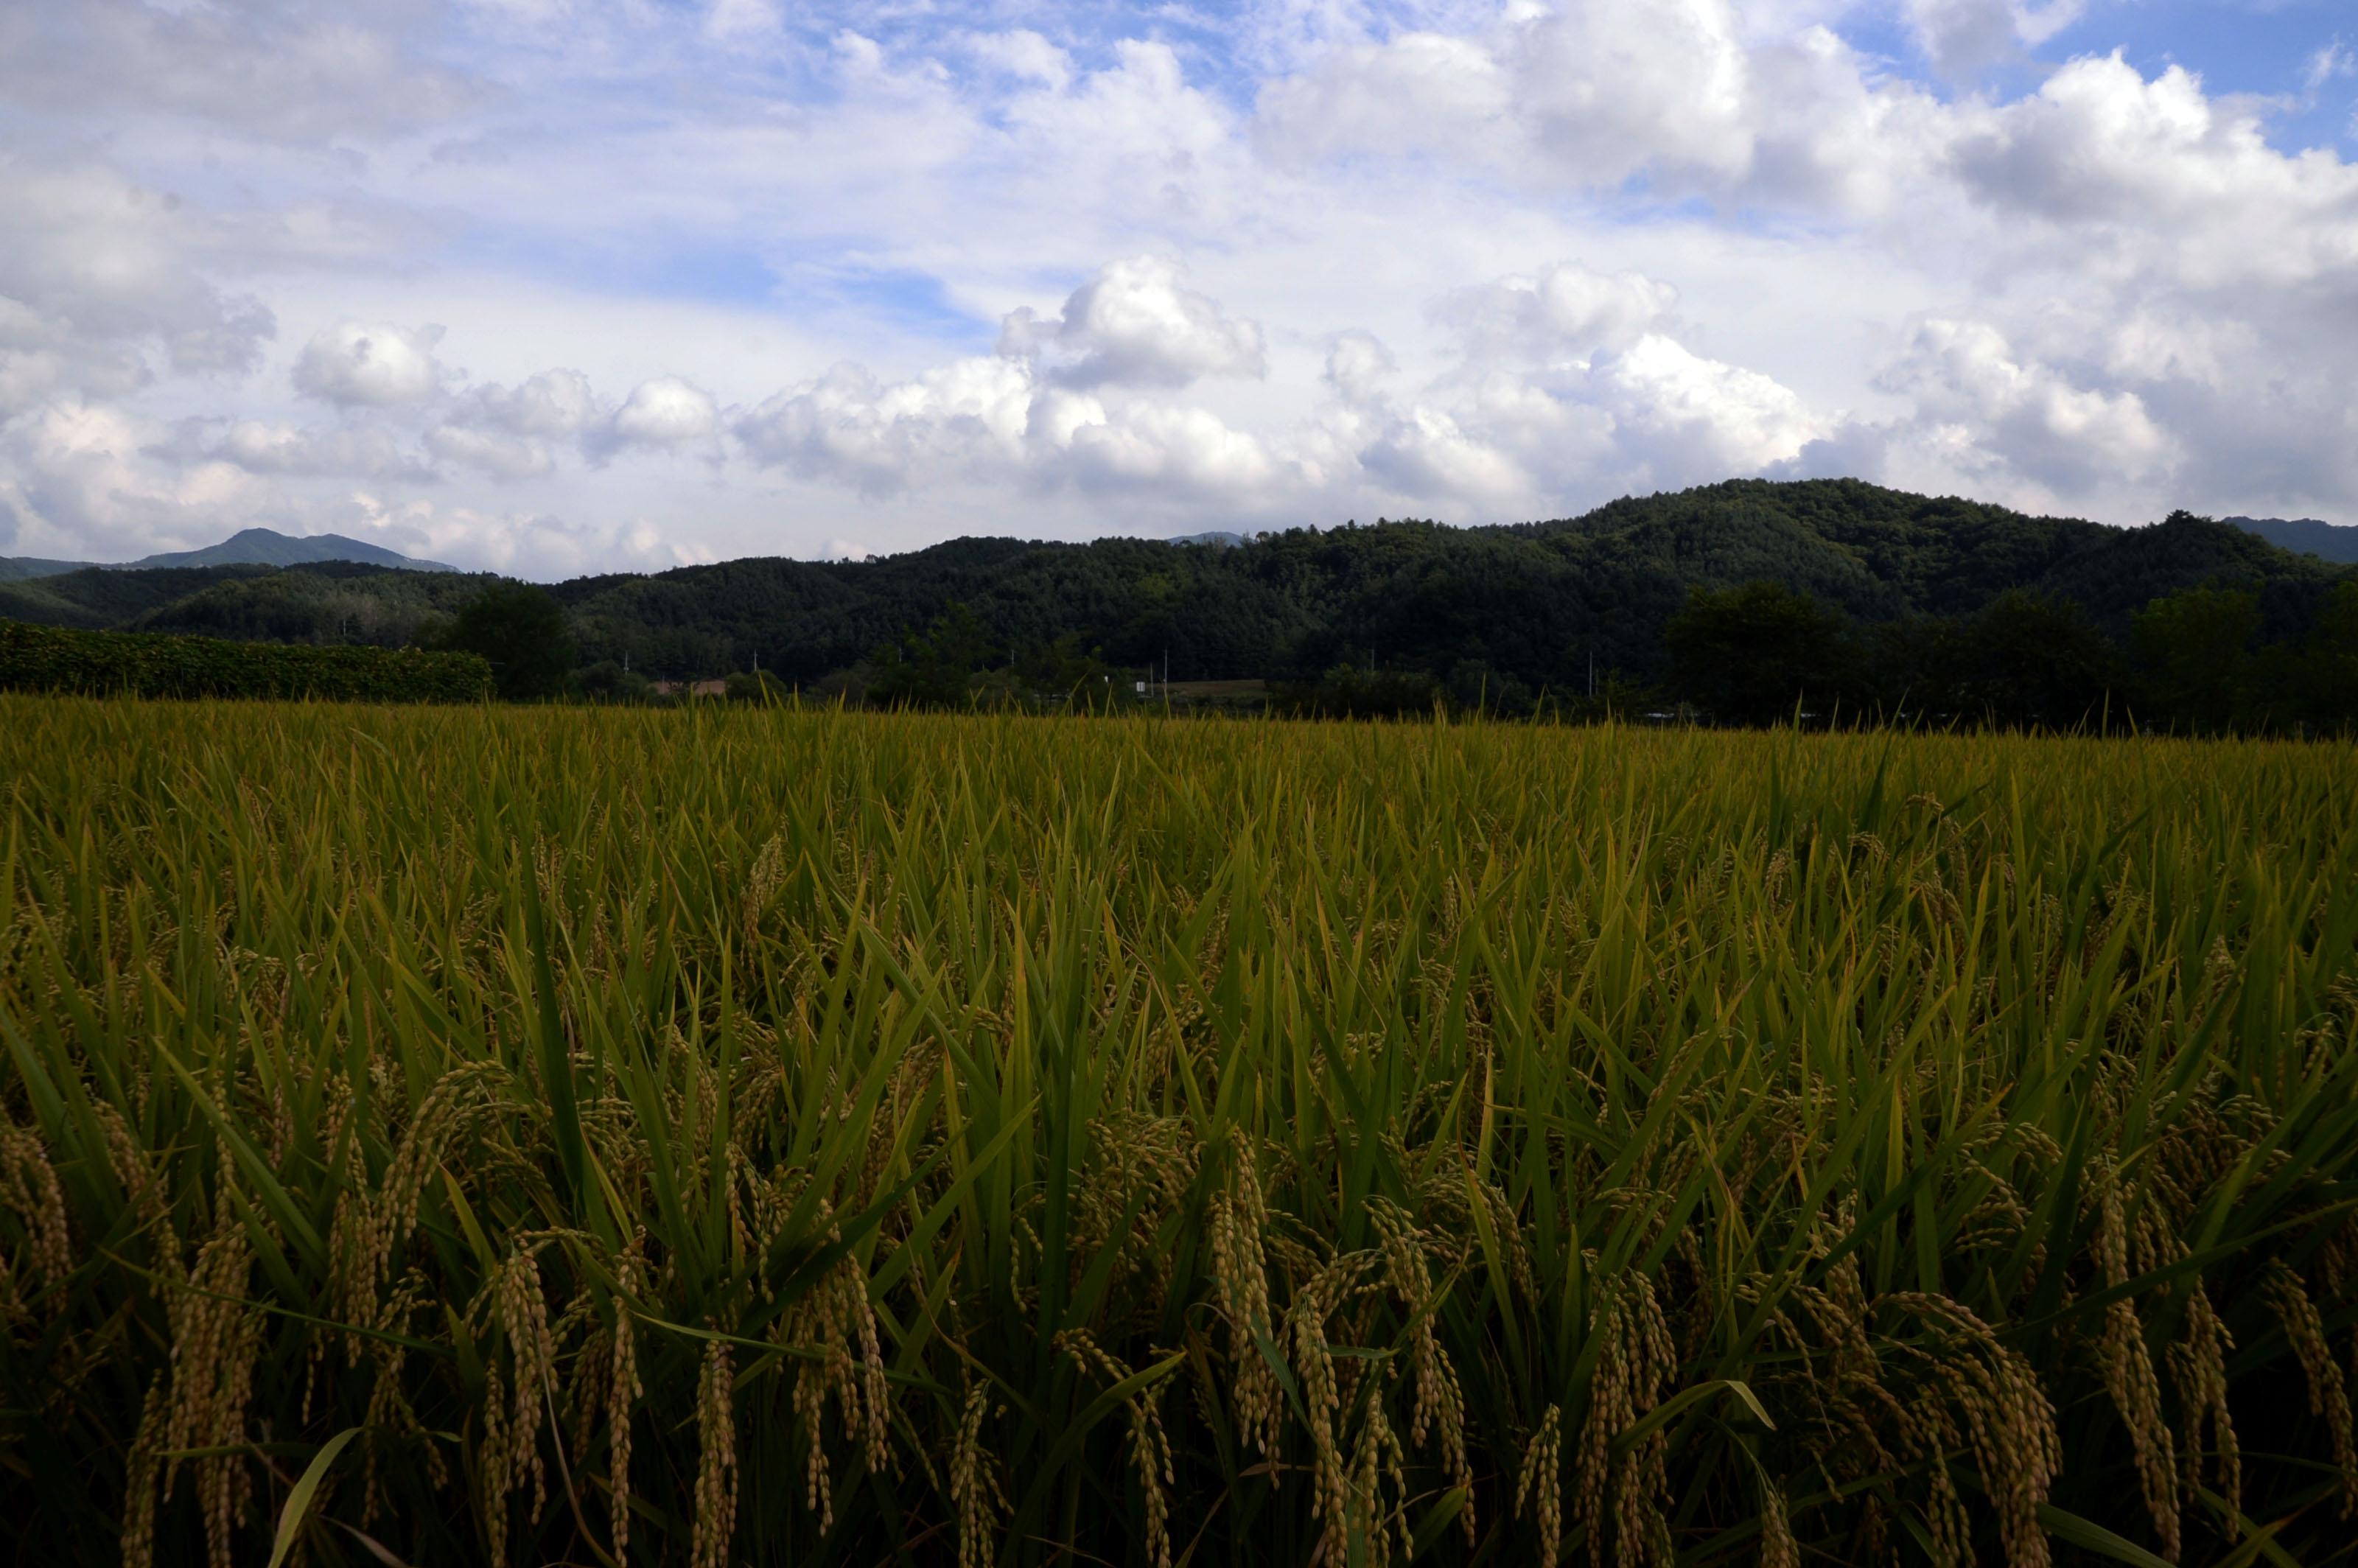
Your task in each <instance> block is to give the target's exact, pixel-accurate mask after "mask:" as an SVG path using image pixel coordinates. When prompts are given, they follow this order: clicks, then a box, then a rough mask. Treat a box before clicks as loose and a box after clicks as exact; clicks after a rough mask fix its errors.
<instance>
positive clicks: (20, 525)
mask: <svg viewBox="0 0 2358 1568" xmlns="http://www.w3.org/2000/svg"><path fill="white" fill-rule="evenodd" d="M2333 20H2334V17H2333V15H2332V9H2331V7H2330V6H2325V5H2304V4H2303V3H2302V0H2279V3H2277V4H2274V5H2270V6H2269V7H2267V8H2266V9H2265V10H2260V11H2255V12H2254V13H2253V14H2252V16H2251V18H2250V20H2249V24H2248V26H2246V27H2243V28H2242V29H2241V30H2240V32H2239V33H2238V35H2237V36H2238V37H2239V38H2243V39H2244V42H2243V43H2241V44H2239V45H2237V46H2235V47H2234V48H2230V47H2229V46H2227V45H2225V44H2221V43H2220V42H2219V41H2218V39H2217V38H2216V37H2215V36H2206V37H2205V38H2189V39H2178V38H2166V37H2162V36H2160V35H2158V34H2156V33H2154V32H2153V31H2152V29H2153V28H2155V27H2161V26H2162V25H2163V23H2162V22H2161V21H2159V20H2157V19H2156V16H2155V14H2154V13H2152V12H2150V11H2149V10H2147V9H2143V8H2137V7H2130V6H2125V5H2119V4H2113V3H2108V0H1904V3H1903V4H1900V5H1898V6H1896V7H1893V6H1888V5H1872V6H1870V5H1855V6H1854V5H1845V4H1843V3H1842V0H1758V3H1753V4H1740V3H1738V0H1558V3H1554V4H1541V3H1537V0H1509V3H1506V4H1497V5H1485V4H1480V3H1477V0H1463V3H1458V4H1451V5H1415V6H1410V5H1399V6H1391V5H1366V6H1355V7H1344V8H1327V9H1319V10H1314V11H1313V10H1304V9H1303V8H1301V7H1298V6H1293V5H1280V4H1276V3H1274V0H1272V3H1271V4H1269V5H1247V6H1246V7H1244V9H1243V11H1242V13H1241V15H1240V16H1238V17H1235V18H1232V19H1229V20H1228V21H1227V22H1224V23H1223V24H1222V25H1220V26H1218V27H1214V26H1213V25H1212V24H1210V23H1209V22H1202V23H1199V22H1197V21H1196V20H1195V19H1194V18H1192V16H1190V15H1187V14H1182V13H1179V12H1175V11H1173V10H1170V9H1169V8H1163V7H1152V8H1148V7H1140V8H1137V9H1133V10H1124V9H1111V10H1109V9H1105V8H1088V9H1083V8H1073V9H1071V10H1069V11H1059V10H1056V9H1055V8H1053V7H1038V8H1033V9H1030V10H1027V11H1026V13H1025V14H1024V25H1023V26H1022V27H992V26H990V25H989V24H987V23H985V22H982V21H979V20H978V19H977V17H976V16H964V17H961V18H949V17H937V16H931V15H929V14H925V13H911V14H908V15H902V14H900V13H898V12H878V11H875V10H873V9H872V8H865V7H861V8H852V7H844V8H841V9H837V8H834V7H830V6H828V5H816V6H810V7H795V8H787V7H776V6H771V5H761V4H751V3H747V0H725V3H723V4H719V5H708V6H706V7H704V8H703V9H701V10H700V11H695V12H693V13H692V14H687V13H681V12H677V11H657V10H654V9H645V10H642V9H637V8H625V7H588V8H585V7H570V6H566V5H559V4H536V3H527V0H500V3H496V4H494V3H492V0H468V3H466V4H454V5H442V4H438V3H436V0H381V3H379V0H366V3H362V4H355V5H347V6H340V7H337V8H334V9H333V10H332V11H329V10H323V9H320V8H317V7H313V6H310V5H304V4H297V3H295V0H285V3H278V0H272V3H266V4H261V5H254V6H246V7H237V8H234V9H231V8H215V7H206V6H196V7H189V6H182V5H170V6H160V5H143V4H140V3H139V0H88V3H86V4H84V5H78V6H75V7H70V8H67V7H56V8H51V7H27V8H20V9H19V10H17V11H14V12H11V13H10V14H9V15H8V16H7V17H6V18H5V19H0V103H5V104H6V105H7V107H6V108H5V110H0V115H5V124H6V125H7V129H8V134H7V136H6V138H5V142H0V146H5V151H0V204H4V205H5V208H6V210H7V211H9V212H10V214H11V222H9V223H8V224H7V225H5V227H0V553H6V554H27V555H46V556H89V557H98V558H115V557H127V556H134V555H139V554H144V553H146V552H148V551H151V550H156V549H162V548H171V547H179V546H188V545H192V544H198V543H202V542H206V541H208V540H210V539H212V538H215V537H218V536H220V535H222V534H225V533H227V532H229V531H231V530H233V529H234V528H236V527H240V526H244V525H247V524H255V523H262V524H269V525H272V526H277V527H281V528H285V529H287V530H289V531H293V532H305V531H318V530H325V529H334V530H336V531H340V532H345V533H359V534H362V535H364V536H371V537H379V538H382V539H384V541H385V542H387V543H390V544H394V545H395V546H396V547H410V548H417V549H420V550H423V551H426V552H427V553H430V554H432V555H435V556H437V557H440V558H444V559H450V560H455V561H459V562H461V563H464V564H468V565H481V566H496V567H501V568H506V569H513V570H524V571H527V572H530V573H534V574H536V575H554V574H556V573H559V572H564V571H570V570H577V569H586V568H592V567H606V566H631V565H665V564H670V563H672V562H675V561H679V560H689V559H705V558H712V557H716V556H723V555H731V554H745V553H755V552H763V553H772V552H783V553H793V554H803V555H812V556H817V555H827V554H837V555H840V554H852V553H860V552H868V551H874V550H880V549H897V548H905V547H909V546H915V545H920V544H924V543H926V542H930V541H932V540H934V539H938V538H942V537H946V536H948V535H953V534H957V533H972V532H994V533H1018V534H1024V535H1050V536H1060V537H1080V536H1086V535H1092V534H1098V533H1105V532H1116V531H1120V532H1147V533H1177V532H1184V531H1194V530H1196V529H1201V528H1207V527H1224V526H1231V525H1237V524H1244V525H1249V526H1253V527H1270V526H1282V525H1287V524H1330V523H1334V522H1339V521H1340V520H1341V519H1343V518H1344V517H1347V516H1358V517H1366V516H1370V515H1375V514H1379V513H1390V514H1401V513H1415V514H1423V515H1432V516H1436V517H1441V518H1444V519H1446V520H1450V521H1456V522H1481V521H1497V520H1510V519H1518V518H1522V517H1528V516H1551V515H1563V514H1568V513H1572V512H1575V511H1578V510H1580V509H1582V508H1584V507H1585V506H1588V505H1592V504H1595V503H1598V502H1601V501H1603V500H1606V499H1609V498H1610V497H1611V496H1613V495H1615V494H1618V493H1622V492H1627V491H1632V490H1638V491H1643V490H1650V489H1655V488H1661V487H1669V486H1677V485H1683V484H1689V483H1694V482H1700V481H1711V480H1715V479H1720V478H1725V477H1728V476H1731V475H1738V474H1766V475H1777V476H1790V475H1801V474H1832V473H1847V474H1855V475H1857V476H1859V477H1863V478H1867V479H1872V480H1877V481H1887V482H1891V483H1896V484H1901V485H1907V486H1910V487H1916V488H1924V489H1931V490H1937V491H1958V492H1966V493H1971V494H1974V495H1979V496H1983V497H1985V498H1989V499H1994V500H1999V501H2004V502H2008V503H2014V504H2017V505H2022V506H2027V507H2031V508H2035V509H2040V510H2051V511H2067V512H2074V513H2078V514H2083V515H2092V516H2096V517H2099V518H2104V519H2107V520H2111V521H2115V522H2133V521H2142V520H2145V519H2147V518H2150V517H2152V516H2156V515H2158V514H2161V513H2163V512H2166V511H2168V510H2169V509H2170V508H2172V507H2175V506H2179V505H2188V506H2193V507H2196V508H2200V509H2208V510H2213V511H2239V512H2263V513H2265V512H2278V513H2295V514H2319V515H2325V516H2331V517H2342V518H2348V519H2350V520H2353V521H2358V458H2353V452H2358V412H2353V410H2358V159H2353V151H2358V142H2353V139H2352V138H2353V135H2358V126H2353V124H2352V109H2353V99H2358V74H2353V68H2352V67H2351V65H2350V59H2351V56H2350V53H2349V49H2350V46H2349V44H2348V43H2347V42H2345V41H2344V39H2343V38H2342V37H2341V36H2339V35H2337V34H2336V33H2335V31H2334V28H2333V27H2332V25H2331V24H2332V22H2333ZM2255 40H2256V41H2255ZM2263 45H2265V46H2266V47H2265V48H2263V47H2262V46H2263ZM2271 49H2273V50H2274V51H2275V52H2274V53H2270V52H2268V51H2269V50H2271ZM2206 50H2209V51H2211V52H2210V53H2209V54H2206V53H2205V51H2206ZM2214 74H2215V76H2216V77H2217V78H2218V80H2217V81H2214V80H2213V77H2214ZM690 79H692V80H695V81H698V83H699V91H698V93H697V94H695V95H693V97H692V98H683V97H682V95H680V94H679V93H678V92H676V90H675V86H674V84H676V82H677V81H681V80H690ZM2225 83H2232V84H2233V85H2228V84H2225Z"/></svg>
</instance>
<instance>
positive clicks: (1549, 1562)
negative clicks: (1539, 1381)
mask: <svg viewBox="0 0 2358 1568" xmlns="http://www.w3.org/2000/svg"><path fill="white" fill-rule="evenodd" d="M1527 1503H1528V1504H1531V1506H1532V1508H1533V1509H1534V1517H1533V1520H1532V1523H1533V1528H1535V1529H1536V1530H1538V1531H1539V1545H1540V1551H1539V1563H1540V1568H1555V1564H1556V1561H1557V1557H1558V1554H1559V1551H1560V1549H1561V1546H1562V1543H1563V1409H1562V1408H1561V1407H1560V1406H1556V1405H1550V1406H1548V1408H1547V1411H1546V1412H1545V1413H1544V1414H1542V1415H1541V1417H1540V1425H1539V1430H1538V1431H1537V1432H1535V1433H1532V1434H1531V1442H1530V1443H1529V1444H1525V1445H1524V1448H1523V1462H1522V1464H1521V1465H1520V1473H1519V1476H1518V1479H1517V1480H1516V1482H1515V1517H1516V1518H1517V1519H1521V1518H1522V1517H1523V1509H1524V1505H1525V1504H1527Z"/></svg>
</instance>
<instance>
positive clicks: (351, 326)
mask: <svg viewBox="0 0 2358 1568" xmlns="http://www.w3.org/2000/svg"><path fill="white" fill-rule="evenodd" d="M441 338H442V329H441V328H439V327H431V326H429V327H419V328H416V329H408V328H402V327H388V326H384V325H382V324H377V325H370V324H368V323H365V322H361V321H344V322H340V323H338V324H337V325H335V326H332V327H322V328H320V329H319V331H317V332H316V333H314V334H312V337H311V341H309V342H308V343H305V344H304V345H303V352H302V356H301V357H300V358H298V359H297V361H296V362H295V390H296V391H297V392H299V393H301V394H303V395H305V396H307V397H316V398H319V399H320V400H321V401H323V402H328V403H333V404H338V405H341V406H345V407H354V406H371V407H378V408H384V407H391V406H395V405H396V404H403V403H417V402H421V401H423V400H424V399H426V398H428V397H431V396H433V395H434V394H435V393H436V392H438V391H439V390H440V389H441V384H442V367H441V366H440V365H439V364H438V363H436V362H435V359H434V345H435V344H436V343H438V342H439V341H441Z"/></svg>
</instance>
